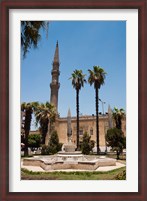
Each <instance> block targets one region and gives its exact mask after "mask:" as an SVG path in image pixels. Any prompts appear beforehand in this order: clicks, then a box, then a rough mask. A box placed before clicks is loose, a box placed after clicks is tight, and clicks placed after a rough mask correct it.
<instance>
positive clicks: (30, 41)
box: [21, 21, 48, 57]
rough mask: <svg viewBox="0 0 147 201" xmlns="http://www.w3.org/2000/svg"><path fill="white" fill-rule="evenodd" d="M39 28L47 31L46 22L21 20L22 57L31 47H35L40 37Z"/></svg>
mask: <svg viewBox="0 0 147 201" xmlns="http://www.w3.org/2000/svg"><path fill="white" fill-rule="evenodd" d="M41 28H43V29H46V31H48V22H44V21H21V47H22V52H23V57H25V56H26V54H27V52H28V51H29V49H30V48H31V47H34V48H37V46H38V42H39V40H40V39H41V35H40V30H41Z"/></svg>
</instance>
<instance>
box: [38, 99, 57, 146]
mask: <svg viewBox="0 0 147 201" xmlns="http://www.w3.org/2000/svg"><path fill="white" fill-rule="evenodd" d="M35 117H36V125H37V124H38V123H39V124H40V131H41V134H42V144H45V141H46V136H47V133H48V132H49V131H50V126H51V124H52V123H53V122H54V121H55V117H56V110H55V107H54V105H52V104H50V103H49V102H46V103H45V104H44V103H41V104H40V105H38V107H37V110H36V111H35Z"/></svg>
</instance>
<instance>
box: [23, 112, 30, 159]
mask: <svg viewBox="0 0 147 201" xmlns="http://www.w3.org/2000/svg"><path fill="white" fill-rule="evenodd" d="M25 115H26V116H25V126H24V129H25V149H24V156H28V136H29V132H30V127H31V120H32V109H31V110H26V114H25Z"/></svg>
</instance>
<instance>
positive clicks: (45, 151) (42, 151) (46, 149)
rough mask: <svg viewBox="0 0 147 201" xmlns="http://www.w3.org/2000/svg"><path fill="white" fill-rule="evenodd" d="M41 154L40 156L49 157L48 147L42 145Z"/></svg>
mask: <svg viewBox="0 0 147 201" xmlns="http://www.w3.org/2000/svg"><path fill="white" fill-rule="evenodd" d="M41 154H42V155H49V154H50V148H49V146H47V145H42V149H41Z"/></svg>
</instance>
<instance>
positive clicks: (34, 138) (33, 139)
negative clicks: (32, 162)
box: [28, 134, 41, 147]
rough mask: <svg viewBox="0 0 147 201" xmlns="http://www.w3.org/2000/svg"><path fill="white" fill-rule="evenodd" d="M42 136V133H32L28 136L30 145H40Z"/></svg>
mask: <svg viewBox="0 0 147 201" xmlns="http://www.w3.org/2000/svg"><path fill="white" fill-rule="evenodd" d="M40 143H41V136H40V134H31V135H29V136H28V146H29V147H40Z"/></svg>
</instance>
